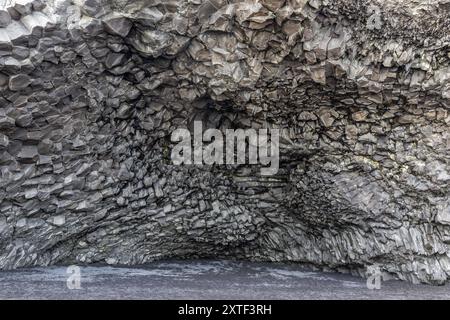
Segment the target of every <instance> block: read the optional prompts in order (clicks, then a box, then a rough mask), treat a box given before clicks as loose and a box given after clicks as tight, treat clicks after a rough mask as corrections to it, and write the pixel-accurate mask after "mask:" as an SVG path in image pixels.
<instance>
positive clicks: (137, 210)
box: [0, 0, 450, 284]
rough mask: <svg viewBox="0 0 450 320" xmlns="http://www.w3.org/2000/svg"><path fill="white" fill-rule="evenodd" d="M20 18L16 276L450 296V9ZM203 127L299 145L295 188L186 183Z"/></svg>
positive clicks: (2, 242)
mask: <svg viewBox="0 0 450 320" xmlns="http://www.w3.org/2000/svg"><path fill="white" fill-rule="evenodd" d="M0 4H1V6H0V268H1V269H12V268H17V267H25V266H38V265H39V266H46V265H52V264H56V263H96V262H106V261H109V262H111V263H113V264H116V263H118V264H126V265H133V264H141V263H146V262H149V261H153V260H156V259H161V258H170V257H180V258H210V257H216V258H217V257H219V258H227V257H233V258H237V259H245V260H258V261H293V262H302V263H307V264H311V265H315V266H320V267H322V268H325V269H332V270H337V271H343V270H352V271H354V272H355V273H358V274H360V275H363V276H364V275H365V274H366V268H367V267H376V268H379V269H380V270H381V271H382V272H385V273H387V274H390V275H392V276H395V277H397V278H400V279H406V280H410V281H415V282H417V281H422V282H427V283H433V284H437V283H443V282H445V281H446V280H447V279H448V278H449V276H450V257H449V252H450V251H449V244H450V197H449V182H450V157H449V155H450V131H449V124H450V114H449V113H448V110H449V98H450V82H449V79H450V69H449V68H450V66H449V59H450V57H449V34H448V30H449V23H450V22H449V21H450V19H449V12H450V11H449V10H450V8H449V3H448V1H446V0H435V1H430V2H427V4H422V3H421V2H419V1H417V2H416V1H413V0H411V1H400V2H397V1H387V0H386V1H370V2H369V1H363V0H351V1H340V0H336V1H325V0H314V1H307V0H286V1H284V0H271V1H269V0H264V1H251V0H245V1H224V0H214V1H202V0H193V1H176V0H173V1H162V0H152V1H128V2H127V1H119V0H115V1H112V0H111V1H102V0H86V1H77V5H76V6H73V5H71V4H70V2H69V1H63V0H60V1H45V3H44V2H42V1H39V0H34V1H24V0H22V1H20V2H17V3H16V2H15V1H3V2H0ZM8 14H9V17H10V18H11V19H9V17H8ZM194 120H202V121H203V122H204V124H205V127H208V128H217V129H220V130H225V129H227V128H243V129H246V128H254V129H258V128H263V127H270V128H279V129H281V130H282V137H281V141H280V143H281V144H280V155H281V156H280V170H279V171H278V173H277V174H276V175H275V176H271V177H264V176H260V175H259V172H260V170H259V168H258V167H257V166H249V165H239V166H238V165H234V166H233V165H231V166H230V165H229V166H174V165H173V164H172V163H171V159H170V150H171V146H172V144H171V142H170V135H171V133H172V132H173V131H174V130H175V129H178V128H180V127H188V128H190V127H191V124H192V123H193V121H194Z"/></svg>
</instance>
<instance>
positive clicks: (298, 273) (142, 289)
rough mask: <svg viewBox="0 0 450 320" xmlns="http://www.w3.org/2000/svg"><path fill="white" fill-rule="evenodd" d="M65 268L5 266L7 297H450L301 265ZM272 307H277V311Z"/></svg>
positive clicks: (2, 284) (1, 294) (0, 284)
mask: <svg viewBox="0 0 450 320" xmlns="http://www.w3.org/2000/svg"><path fill="white" fill-rule="evenodd" d="M66 270H67V269H66V268H65V267H53V266H52V267H46V268H32V269H24V270H15V271H4V272H3V273H2V277H1V278H0V289H1V290H0V298H1V299H13V298H14V299H58V300H60V299H186V300H193V299H207V300H211V299H214V300H216V299H217V300H236V299H276V300H291V299H295V300H296V299H306V300H308V299H332V300H340V299H356V300H359V299H377V300H378V299H382V300H389V299H396V300H397V299H398V300H403V299H414V300H422V299H435V300H441V299H449V298H450V287H449V285H448V284H447V285H446V286H439V287H436V286H430V285H414V284H411V283H407V282H402V281H393V280H391V281H386V282H382V283H381V286H380V289H379V290H370V289H368V288H367V285H366V281H365V280H364V279H362V278H360V277H354V276H350V275H345V274H338V273H323V272H316V271H311V270H308V269H305V268H302V267H301V266H299V265H298V264H291V265H286V264H276V263H272V264H271V263H250V262H231V261H195V262H194V261H164V262H153V263H150V264H148V265H145V266H135V267H128V268H125V267H115V266H96V265H94V266H85V267H81V269H80V272H81V280H80V289H73V290H70V289H68V287H67V279H68V277H69V276H70V273H69V274H68V273H67V271H66ZM272 312H275V311H274V310H273V311H272Z"/></svg>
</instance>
